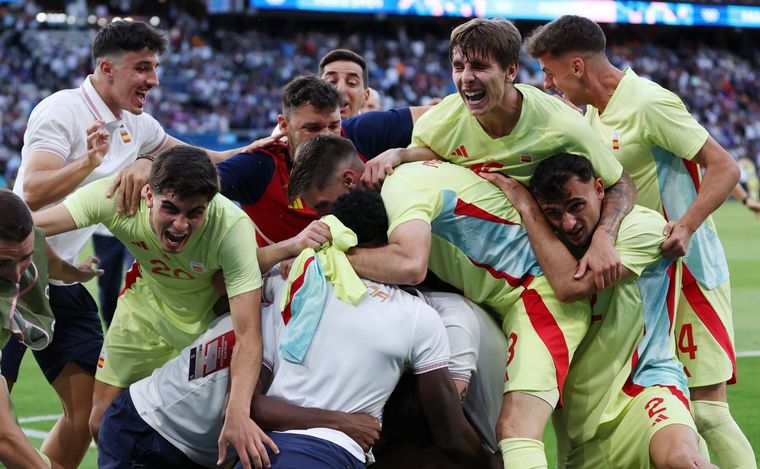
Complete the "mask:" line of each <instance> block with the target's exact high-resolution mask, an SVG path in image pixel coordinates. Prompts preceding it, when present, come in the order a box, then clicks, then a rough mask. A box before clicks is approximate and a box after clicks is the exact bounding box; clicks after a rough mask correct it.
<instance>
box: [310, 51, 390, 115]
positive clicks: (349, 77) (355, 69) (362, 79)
mask: <svg viewBox="0 0 760 469" xmlns="http://www.w3.org/2000/svg"><path fill="white" fill-rule="evenodd" d="M319 77H320V78H322V79H323V80H326V81H329V82H330V83H332V84H333V86H335V88H336V89H337V90H338V93H340V95H341V100H342V102H341V104H340V118H341V119H348V118H349V117H354V116H357V115H359V114H361V113H362V110H363V107H364V106H365V104H366V103H367V102H368V101H369V100H370V96H371V93H372V90H371V88H370V87H369V72H368V71H367V62H366V61H365V60H364V57H362V56H361V55H359V54H357V53H356V52H354V51H351V50H348V49H333V50H331V51H330V52H328V53H327V54H325V55H324V56H323V57H322V59H321V60H320V61H319ZM375 94H377V92H375Z"/></svg>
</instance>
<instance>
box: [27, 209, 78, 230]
mask: <svg viewBox="0 0 760 469" xmlns="http://www.w3.org/2000/svg"><path fill="white" fill-rule="evenodd" d="M32 219H33V220H34V226H36V227H38V228H41V229H42V230H43V231H44V232H45V236H53V235H57V234H61V233H67V232H69V231H73V230H75V229H76V228H77V225H76V223H74V218H73V217H72V216H71V212H69V209H68V208H66V206H65V205H64V204H63V203H60V204H57V205H55V206H53V207H50V208H48V209H45V210H42V211H40V212H35V213H34V214H33V215H32Z"/></svg>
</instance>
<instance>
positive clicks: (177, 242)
mask: <svg viewBox="0 0 760 469" xmlns="http://www.w3.org/2000/svg"><path fill="white" fill-rule="evenodd" d="M189 237H190V234H185V235H176V234H173V233H171V232H170V231H164V240H165V243H166V246H167V247H169V248H171V249H173V250H174V249H179V248H181V247H182V246H183V245H184V244H185V242H186V241H187V238H189Z"/></svg>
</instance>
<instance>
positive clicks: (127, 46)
mask: <svg viewBox="0 0 760 469" xmlns="http://www.w3.org/2000/svg"><path fill="white" fill-rule="evenodd" d="M168 44H169V41H168V40H167V39H166V36H165V35H164V33H163V32H161V31H159V30H158V29H156V28H154V27H153V26H151V25H149V24H148V23H144V22H142V21H114V22H113V23H110V24H108V25H107V26H106V27H105V28H103V29H101V30H100V31H99V32H98V34H97V35H96V36H95V40H94V41H93V42H92V58H93V60H94V61H95V62H97V61H98V59H100V58H102V57H105V56H107V55H112V54H120V53H122V52H125V51H130V52H132V51H139V50H143V49H148V50H152V51H153V52H155V53H157V54H163V53H164V51H165V50H166V47H167V46H168Z"/></svg>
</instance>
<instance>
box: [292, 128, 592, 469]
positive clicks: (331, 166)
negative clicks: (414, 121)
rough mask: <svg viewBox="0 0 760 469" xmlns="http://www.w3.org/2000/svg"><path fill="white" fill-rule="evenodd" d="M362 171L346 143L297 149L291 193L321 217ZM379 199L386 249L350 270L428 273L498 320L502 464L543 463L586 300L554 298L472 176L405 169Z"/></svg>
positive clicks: (499, 205)
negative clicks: (503, 367) (502, 361)
mask: <svg viewBox="0 0 760 469" xmlns="http://www.w3.org/2000/svg"><path fill="white" fill-rule="evenodd" d="M364 166H365V165H364V163H363V162H362V161H361V159H360V158H359V157H358V155H357V154H356V151H355V150H354V149H353V147H352V146H351V144H350V142H348V141H346V140H345V139H340V138H337V137H333V136H320V137H317V138H316V139H313V140H311V141H309V142H307V143H305V144H304V145H303V146H302V147H301V149H300V150H299V152H298V156H297V158H296V162H295V165H294V167H293V172H292V174H291V179H290V184H289V186H288V193H289V194H290V195H291V196H296V195H300V196H301V197H302V198H303V199H304V200H305V201H306V202H307V203H308V204H309V205H311V206H312V207H314V208H315V209H316V210H317V213H320V214H321V213H327V212H329V210H330V207H331V204H332V202H333V201H334V200H335V199H336V198H337V197H338V196H340V195H341V194H343V193H345V192H347V191H349V190H351V189H354V188H357V187H362V186H363V182H362V179H361V177H362V174H363V172H364V169H365V168H364ZM381 195H382V197H383V201H384V202H385V208H386V210H387V211H388V218H389V223H390V227H389V231H388V233H389V235H388V244H387V245H386V246H383V247H378V248H372V249H368V248H363V249H352V250H351V251H349V253H348V255H349V259H350V261H351V264H352V265H353V266H354V269H355V270H356V271H357V273H358V274H359V275H361V276H363V277H365V278H369V279H372V280H375V281H384V282H392V283H394V284H417V283H420V282H421V281H422V280H423V279H424V278H425V276H426V274H427V270H428V268H429V269H430V270H431V271H432V272H433V273H434V274H435V275H437V276H438V277H439V278H440V279H441V280H443V281H444V282H447V283H449V284H451V285H452V286H454V287H455V288H457V289H459V290H461V291H462V292H463V293H464V296H465V297H467V298H468V299H470V300H472V301H474V302H476V303H482V304H484V305H486V306H488V307H490V308H491V309H493V310H494V311H496V312H497V313H498V314H499V316H500V319H501V320H502V330H503V332H504V333H505V336H506V337H507V340H508V345H509V352H510V353H509V358H508V361H507V380H506V382H505V383H504V398H503V403H502V409H501V414H500V416H499V421H498V423H497V427H496V437H497V440H498V441H499V446H500V448H501V450H502V454H503V457H504V464H505V466H506V467H517V468H521V467H540V466H541V464H543V465H544V466H545V465H546V456H545V454H544V449H543V443H542V442H541V441H540V440H541V438H542V437H543V431H544V427H545V424H546V422H547V420H548V418H549V416H550V415H551V412H552V409H553V408H554V407H556V406H557V404H558V403H560V401H561V392H562V387H563V383H564V380H565V377H566V376H567V370H568V366H569V364H570V361H571V360H572V357H573V353H574V352H575V348H576V347H577V345H578V344H579V343H580V341H581V339H582V338H583V335H584V334H585V333H586V330H587V328H588V325H589V321H590V313H589V310H590V306H589V302H588V300H585V299H584V300H579V301H576V302H573V303H567V304H566V303H562V302H560V301H559V300H557V298H556V296H555V295H554V292H553V291H552V289H551V288H550V286H549V284H548V282H547V281H546V278H545V277H544V276H543V274H542V272H541V268H540V266H539V265H538V261H537V260H536V258H535V255H534V254H533V251H532V249H531V247H530V242H529V240H528V236H527V233H526V231H525V229H524V228H523V227H522V226H521V225H520V217H519V215H518V214H517V212H516V211H515V210H514V208H513V207H512V205H511V204H510V203H509V201H508V200H507V198H506V197H505V196H504V194H503V193H502V192H501V191H499V190H498V188H496V187H495V186H493V185H492V184H490V183H488V182H487V181H485V180H484V179H482V178H481V177H479V176H478V175H477V174H475V173H474V172H472V171H470V170H468V169H466V168H463V167H461V166H457V165H454V164H451V163H447V162H443V161H440V160H430V161H423V162H415V163H408V164H404V165H401V166H399V167H398V168H396V170H395V171H394V173H393V174H392V175H390V176H388V178H387V179H386V180H385V182H384V184H383V188H382V192H381ZM541 461H543V462H541ZM528 463H531V464H532V463H536V464H538V466H527V465H523V464H528Z"/></svg>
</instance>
